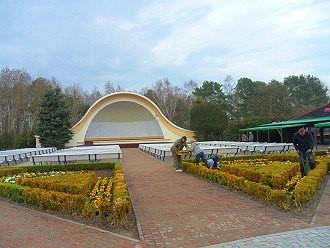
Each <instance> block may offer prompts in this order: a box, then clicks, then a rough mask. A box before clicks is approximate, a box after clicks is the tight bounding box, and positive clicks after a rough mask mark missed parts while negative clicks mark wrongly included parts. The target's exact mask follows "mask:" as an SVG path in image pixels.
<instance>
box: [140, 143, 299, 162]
mask: <svg viewBox="0 0 330 248" xmlns="http://www.w3.org/2000/svg"><path fill="white" fill-rule="evenodd" d="M198 143H199V145H200V147H201V149H202V150H203V151H204V153H205V154H206V155H207V156H210V155H211V154H215V153H220V154H222V155H223V156H224V157H226V156H237V155H252V154H270V153H282V152H290V151H294V146H293V144H292V143H291V144H290V143H252V142H246V143H245V142H244V143H242V142H240V143H236V142H232V143H229V142H225V143H224V144H220V142H219V143H216V142H214V141H212V142H198ZM171 146H172V143H163V144H140V145H139V149H140V150H141V151H142V152H144V153H146V154H148V155H150V156H153V157H155V158H157V159H160V160H162V161H165V159H166V158H167V157H171V156H172V153H171ZM190 157H191V154H189V153H188V154H187V155H183V158H190Z"/></svg>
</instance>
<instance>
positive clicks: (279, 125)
mask: <svg viewBox="0 0 330 248" xmlns="http://www.w3.org/2000/svg"><path fill="white" fill-rule="evenodd" d="M311 124H313V126H314V127H316V128H322V127H330V116H322V117H315V118H304V119H295V120H288V121H279V122H272V123H266V124H261V125H258V126H256V127H248V128H242V129H240V130H239V131H240V132H249V131H256V132H257V136H258V131H268V141H269V140H270V138H269V131H273V130H276V131H278V132H279V134H280V136H281V140H282V139H283V138H282V130H283V129H285V128H291V127H304V126H307V125H311ZM257 139H258V138H257Z"/></svg>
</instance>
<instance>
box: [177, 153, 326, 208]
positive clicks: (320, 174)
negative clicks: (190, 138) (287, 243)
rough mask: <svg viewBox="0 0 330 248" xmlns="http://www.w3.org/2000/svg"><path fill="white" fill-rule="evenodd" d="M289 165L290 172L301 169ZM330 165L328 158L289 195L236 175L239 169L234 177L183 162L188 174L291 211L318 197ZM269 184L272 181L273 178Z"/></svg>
mask: <svg viewBox="0 0 330 248" xmlns="http://www.w3.org/2000/svg"><path fill="white" fill-rule="evenodd" d="M288 165H290V166H289V167H291V165H292V167H291V169H289V171H290V173H292V174H294V173H295V172H297V171H298V170H299V165H298V167H297V164H290V163H288ZM328 166H329V160H328V158H327V157H326V158H323V159H322V160H320V161H319V164H318V166H317V167H316V168H315V169H314V170H312V171H310V172H309V174H308V175H307V176H305V177H303V178H302V179H301V180H300V181H299V182H298V183H297V185H296V187H295V189H294V190H293V192H288V191H287V190H284V189H278V188H276V187H275V188H271V187H270V186H269V185H268V184H269V183H268V184H264V183H263V182H262V180H260V182H253V181H250V180H247V179H246V178H244V177H242V176H237V175H235V173H238V172H239V169H237V168H235V169H232V170H231V172H233V174H231V173H229V172H228V171H218V170H210V169H208V168H206V167H205V166H198V167H197V166H195V164H194V163H189V162H186V161H184V162H183V169H184V170H185V171H187V172H190V173H193V174H195V175H198V176H201V177H203V178H206V179H208V180H210V181H212V182H215V183H218V184H221V185H225V186H228V187H230V188H233V189H236V190H240V191H243V192H245V193H246V194H248V195H251V196H253V197H255V198H257V199H261V200H264V201H268V202H271V203H273V204H275V205H277V206H279V207H280V208H282V209H284V210H287V209H289V208H298V209H299V208H301V207H302V205H303V204H304V203H306V202H308V201H309V200H310V199H311V198H312V197H313V196H314V195H315V193H316V191H317V187H318V186H319V185H320V183H321V182H322V180H323V178H324V176H325V174H326V173H327V171H328ZM229 171H230V170H229ZM284 171H286V170H284ZM243 174H244V173H243ZM277 177H280V178H281V177H283V178H286V179H287V182H288V181H289V180H290V177H288V176H286V175H283V174H281V173H280V174H279V175H275V176H273V177H270V178H274V179H276V180H278V178H277ZM276 180H275V181H276ZM283 180H284V179H280V181H283ZM266 181H267V182H269V178H268V179H267V180H266ZM287 182H286V183H287Z"/></svg>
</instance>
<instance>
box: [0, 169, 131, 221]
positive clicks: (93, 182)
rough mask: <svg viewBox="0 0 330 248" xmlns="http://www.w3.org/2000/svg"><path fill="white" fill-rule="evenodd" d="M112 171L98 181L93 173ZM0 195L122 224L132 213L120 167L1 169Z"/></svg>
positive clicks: (17, 200) (43, 207) (45, 207)
mask: <svg viewBox="0 0 330 248" xmlns="http://www.w3.org/2000/svg"><path fill="white" fill-rule="evenodd" d="M98 169H106V170H113V171H114V173H113V177H103V178H100V177H99V178H97V177H96V174H95V170H98ZM0 175H2V177H1V178H0V195H1V196H4V197H7V198H9V199H11V200H13V201H16V202H24V203H26V204H32V205H35V206H38V207H40V208H42V209H51V210H57V211H63V212H65V213H68V214H74V215H81V216H85V217H89V218H95V217H96V218H97V219H99V220H102V221H105V222H107V223H109V224H124V223H125V221H126V220H127V215H128V214H129V210H130V209H131V205H130V198H129V194H128V190H127V185H126V183H125V178H124V174H123V171H122V168H121V165H120V164H116V166H115V164H114V163H93V164H74V165H56V166H54V165H50V166H49V165H46V166H26V167H19V168H18V167H8V168H6V169H0Z"/></svg>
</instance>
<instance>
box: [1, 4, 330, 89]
mask: <svg viewBox="0 0 330 248" xmlns="http://www.w3.org/2000/svg"><path fill="white" fill-rule="evenodd" d="M329 13H330V1H329V0H324V1H321V0H320V1H317V0H274V1H271V0H254V1H249V0H245V1H243V0H231V1H225V0H217V1H216V0H186V1H183V0H175V1H174V0H173V1H172V0H170V1H169V0H166V1H153V0H150V1H147V0H139V1H135V0H131V1H129V0H121V1H115V0H98V1H92V0H90V1H87V0H70V1H67V0H66V1H63V0H47V1H41V0H39V1H36V0H1V1H0V22H1V23H0V69H2V68H4V67H9V68H11V69H13V68H16V69H25V70H26V71H27V72H29V73H30V74H31V76H32V77H33V78H36V77H38V76H41V77H46V78H51V77H55V79H56V80H57V81H58V82H59V83H60V84H61V85H63V86H69V85H72V84H74V83H78V84H80V86H81V87H82V88H83V89H84V90H91V89H92V88H93V87H94V86H97V87H98V88H99V89H100V90H103V86H104V84H105V82H106V81H109V80H110V81H111V82H113V84H114V85H120V86H121V87H123V88H124V89H126V90H137V91H139V90H140V89H141V88H142V87H146V86H147V87H150V86H152V85H153V84H154V83H155V82H156V81H157V80H160V79H163V78H168V79H169V80H170V82H171V83H172V84H174V85H178V86H183V83H184V82H187V81H189V80H194V81H196V82H197V83H198V84H199V85H201V84H202V82H203V81H204V80H213V81H217V82H220V83H221V82H222V81H223V80H224V78H225V77H226V75H231V76H232V77H233V78H234V79H235V80H238V79H239V78H241V77H249V78H251V79H252V80H259V81H264V82H269V81H270V80H272V79H276V80H279V81H283V79H284V77H287V76H290V75H300V74H304V75H307V74H311V75H314V76H317V77H318V78H320V80H321V81H322V82H324V83H325V84H326V85H327V86H328V87H329V88H330V14H329Z"/></svg>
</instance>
